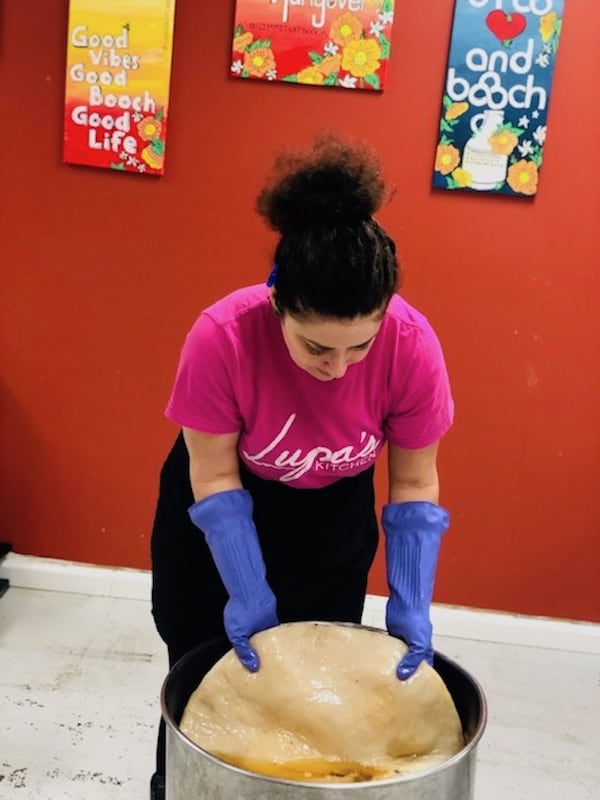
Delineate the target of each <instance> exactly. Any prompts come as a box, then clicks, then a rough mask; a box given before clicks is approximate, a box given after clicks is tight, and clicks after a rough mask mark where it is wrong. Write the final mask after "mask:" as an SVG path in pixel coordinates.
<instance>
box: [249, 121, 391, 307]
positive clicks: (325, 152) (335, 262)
mask: <svg viewBox="0 0 600 800" xmlns="http://www.w3.org/2000/svg"><path fill="white" fill-rule="evenodd" d="M390 195H391V191H390V190H389V189H388V187H387V186H386V184H385V181H384V180H383V177H382V175H381V170H380V166H379V159H378V157H377V155H376V154H375V153H374V151H373V150H372V149H370V148H369V147H367V146H366V145H362V144H361V145H358V146H352V145H349V144H347V143H345V142H343V141H342V140H341V139H339V138H338V137H337V136H336V135H334V134H332V133H325V134H321V135H320V136H319V137H318V138H317V140H316V142H315V145H314V147H313V148H312V149H311V150H310V151H309V152H307V153H302V152H288V153H284V154H283V155H281V156H279V157H278V158H277V160H276V161H275V165H274V169H273V174H272V176H271V177H270V179H269V180H268V182H267V184H266V185H265V187H264V188H263V189H262V191H261V192H260V194H259V195H258V198H257V200H256V209H257V211H258V213H259V214H261V216H263V217H264V218H265V219H266V221H267V223H268V224H269V225H270V227H271V228H273V229H274V230H276V231H278V232H279V233H280V239H279V242H278V244H277V247H276V249H275V263H276V264H277V273H276V278H275V283H274V286H275V298H276V304H277V308H278V310H279V311H280V312H281V313H284V312H289V313H290V314H293V315H294V316H303V315H308V314H317V315H319V316H323V317H335V318H339V319H353V318H354V317H357V316H367V315H369V314H372V313H373V312H374V311H377V310H378V309H384V308H385V306H386V305H387V303H388V301H389V299H390V298H391V296H392V295H393V293H394V292H395V290H396V288H397V286H398V283H399V274H398V273H399V267H398V261H397V259H396V247H395V245H394V242H393V241H392V239H391V238H390V237H389V236H388V235H387V233H386V232H385V231H384V230H383V228H382V227H381V226H380V225H379V224H378V223H377V222H376V221H375V220H374V219H373V216H372V215H373V214H374V213H375V212H376V211H377V210H378V209H379V208H380V207H381V205H382V204H383V203H384V201H386V200H387V199H389V196H390Z"/></svg>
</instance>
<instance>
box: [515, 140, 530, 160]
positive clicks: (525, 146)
mask: <svg viewBox="0 0 600 800" xmlns="http://www.w3.org/2000/svg"><path fill="white" fill-rule="evenodd" d="M518 150H519V153H521V155H522V156H530V155H532V153H533V144H532V142H531V139H525V141H523V142H522V143H521V144H520V145H519V147H518Z"/></svg>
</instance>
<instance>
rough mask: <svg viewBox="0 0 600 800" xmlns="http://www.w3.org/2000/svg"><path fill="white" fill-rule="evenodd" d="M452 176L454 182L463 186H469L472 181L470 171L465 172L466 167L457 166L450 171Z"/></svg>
mask: <svg viewBox="0 0 600 800" xmlns="http://www.w3.org/2000/svg"><path fill="white" fill-rule="evenodd" d="M452 177H453V178H454V180H455V181H456V183H457V184H458V185H459V186H461V187H463V188H464V187H465V186H470V185H471V184H472V183H473V178H472V176H471V173H470V172H467V170H466V169H462V168H461V167H457V168H456V169H455V170H454V171H453V172H452Z"/></svg>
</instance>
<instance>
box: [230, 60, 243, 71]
mask: <svg viewBox="0 0 600 800" xmlns="http://www.w3.org/2000/svg"><path fill="white" fill-rule="evenodd" d="M243 69H244V64H243V62H242V61H240V60H239V58H238V59H236V60H235V61H234V62H233V64H232V65H231V71H232V72H233V73H234V75H240V74H241V72H242V70H243Z"/></svg>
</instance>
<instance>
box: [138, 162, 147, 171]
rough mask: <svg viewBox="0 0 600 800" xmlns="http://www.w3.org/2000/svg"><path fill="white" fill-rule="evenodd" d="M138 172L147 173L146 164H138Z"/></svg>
mask: <svg viewBox="0 0 600 800" xmlns="http://www.w3.org/2000/svg"><path fill="white" fill-rule="evenodd" d="M137 169H138V172H146V165H145V164H138V168H137Z"/></svg>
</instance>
